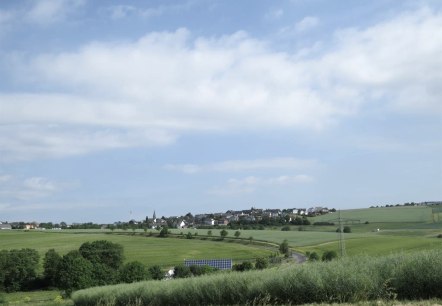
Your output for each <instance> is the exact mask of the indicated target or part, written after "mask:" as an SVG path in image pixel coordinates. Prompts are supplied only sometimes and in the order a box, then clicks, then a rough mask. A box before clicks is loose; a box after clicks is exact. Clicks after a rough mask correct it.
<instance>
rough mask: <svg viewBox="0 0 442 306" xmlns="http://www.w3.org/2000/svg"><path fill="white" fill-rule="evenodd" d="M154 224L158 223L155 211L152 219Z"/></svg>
mask: <svg viewBox="0 0 442 306" xmlns="http://www.w3.org/2000/svg"><path fill="white" fill-rule="evenodd" d="M152 220H153V223H157V216H156V214H155V210H154V211H153V217H152Z"/></svg>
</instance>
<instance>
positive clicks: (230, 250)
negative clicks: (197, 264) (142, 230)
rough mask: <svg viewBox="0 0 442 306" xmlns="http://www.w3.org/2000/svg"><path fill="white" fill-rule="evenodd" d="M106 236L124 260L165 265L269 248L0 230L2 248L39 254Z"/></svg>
mask: <svg viewBox="0 0 442 306" xmlns="http://www.w3.org/2000/svg"><path fill="white" fill-rule="evenodd" d="M94 240H108V241H111V242H114V243H119V244H121V245H122V246H123V247H124V254H125V257H126V261H133V260H137V261H140V262H142V263H144V264H146V265H148V266H149V265H160V266H162V267H165V268H168V267H171V266H174V265H177V264H181V263H183V261H184V259H190V258H192V259H204V258H208V259H212V258H214V259H215V258H232V259H233V260H234V261H239V260H245V259H253V258H257V257H260V256H268V255H269V254H270V253H271V252H270V251H268V250H265V249H262V248H256V247H252V246H248V245H243V244H237V243H224V242H215V241H203V240H197V239H192V240H189V239H177V238H157V237H144V236H140V235H133V236H132V235H116V234H99V233H70V232H69V231H66V233H63V232H47V231H46V232H38V231H29V232H25V231H2V232H0V241H1V248H2V249H21V248H31V249H35V250H37V251H38V252H39V253H40V255H41V256H42V257H43V256H44V254H45V253H46V251H47V250H49V249H52V248H53V249H55V250H56V251H57V252H59V253H60V254H65V253H67V252H68V251H70V250H74V249H78V248H79V247H80V245H81V244H82V243H84V242H86V241H94Z"/></svg>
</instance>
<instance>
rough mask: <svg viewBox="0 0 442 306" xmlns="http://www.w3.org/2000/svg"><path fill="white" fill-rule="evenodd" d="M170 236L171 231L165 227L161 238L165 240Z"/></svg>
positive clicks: (161, 232)
mask: <svg viewBox="0 0 442 306" xmlns="http://www.w3.org/2000/svg"><path fill="white" fill-rule="evenodd" d="M167 235H169V229H168V228H167V227H163V228H162V229H161V231H160V235H159V236H160V237H162V238H165V237H167Z"/></svg>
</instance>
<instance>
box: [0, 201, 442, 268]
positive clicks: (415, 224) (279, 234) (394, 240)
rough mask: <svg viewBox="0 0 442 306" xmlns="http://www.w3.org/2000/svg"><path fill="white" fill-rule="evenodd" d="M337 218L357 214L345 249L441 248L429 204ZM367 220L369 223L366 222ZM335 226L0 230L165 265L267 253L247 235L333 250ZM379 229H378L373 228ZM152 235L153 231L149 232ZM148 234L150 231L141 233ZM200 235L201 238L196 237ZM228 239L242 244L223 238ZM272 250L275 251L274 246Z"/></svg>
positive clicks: (25, 243) (17, 240) (22, 243)
mask: <svg viewBox="0 0 442 306" xmlns="http://www.w3.org/2000/svg"><path fill="white" fill-rule="evenodd" d="M337 217H338V214H337V213H333V214H327V215H323V216H318V217H314V218H311V219H310V220H311V222H312V223H314V222H317V221H330V220H333V219H336V218H337ZM341 217H342V218H346V219H358V220H361V222H356V223H355V222H353V221H348V222H346V223H347V224H348V225H349V226H351V229H352V233H349V234H345V235H344V237H345V244H346V251H347V254H348V255H350V256H352V255H358V254H370V255H384V254H390V253H395V252H399V251H408V250H416V249H427V250H431V249H437V250H442V239H438V238H436V236H437V235H438V234H441V233H442V222H440V223H432V222H431V221H432V216H431V208H429V207H391V208H370V209H353V210H345V211H342V212H341ZM366 221H368V222H366ZM334 222H335V224H336V225H334V226H313V225H310V226H303V231H298V229H299V226H291V231H281V230H280V228H279V227H275V228H271V229H270V228H269V229H267V230H240V233H241V235H240V239H235V238H234V233H235V230H228V232H229V233H228V236H227V239H226V240H225V241H224V242H223V241H212V240H213V239H215V238H219V237H220V230H216V229H212V230H211V232H212V236H211V237H208V236H207V235H208V230H206V229H183V230H177V229H173V230H172V233H174V234H179V235H180V234H181V233H182V234H183V235H185V234H187V233H188V232H190V233H192V234H193V235H195V234H197V236H195V238H198V239H177V237H171V238H157V237H145V236H144V234H145V233H143V232H141V231H138V232H136V233H132V232H127V231H126V232H123V231H120V232H118V231H117V232H114V233H111V232H110V231H101V230H97V231H81V230H75V231H74V230H63V231H0V242H1V248H2V249H20V248H25V247H28V248H32V249H36V250H37V251H38V252H39V253H40V254H41V256H44V254H45V252H46V251H47V250H49V249H51V248H53V249H55V250H56V251H57V252H59V253H60V254H65V253H67V252H68V251H70V250H74V249H78V248H79V247H80V245H81V244H82V243H84V242H86V241H94V240H103V239H105V240H109V241H111V242H115V243H120V244H121V245H123V246H124V250H125V256H126V261H132V260H138V261H140V262H142V263H144V264H146V265H154V264H158V265H160V266H162V267H164V268H168V267H171V266H174V265H177V264H179V263H182V262H183V260H184V259H190V258H194V259H202V258H232V259H233V260H234V261H241V260H246V259H253V258H256V257H259V256H266V255H269V254H270V253H272V251H271V250H269V249H265V248H263V247H262V246H259V245H256V244H247V243H248V240H249V238H250V237H253V239H252V240H253V241H254V242H259V241H266V242H269V243H272V244H273V245H274V246H276V247H277V245H278V244H280V243H281V242H282V241H284V240H287V241H288V243H289V246H290V247H291V248H292V249H294V250H297V251H300V252H307V251H319V252H321V253H322V252H323V251H325V250H329V249H335V250H337V249H338V239H339V235H338V234H337V233H336V228H337V227H338V225H337V222H336V221H334ZM378 229H379V231H378ZM154 232H155V234H157V232H156V231H154ZM146 234H149V233H146ZM201 239H205V240H201ZM232 241H237V242H242V243H228V242H232ZM273 251H274V250H273Z"/></svg>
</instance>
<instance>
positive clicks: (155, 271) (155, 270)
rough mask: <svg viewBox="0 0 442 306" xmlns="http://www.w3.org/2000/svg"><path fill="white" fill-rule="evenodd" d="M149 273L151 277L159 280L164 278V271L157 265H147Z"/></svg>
mask: <svg viewBox="0 0 442 306" xmlns="http://www.w3.org/2000/svg"><path fill="white" fill-rule="evenodd" d="M149 273H150V276H151V277H152V279H155V280H160V279H163V278H164V273H163V271H162V270H161V267H160V266H158V265H155V266H151V267H149Z"/></svg>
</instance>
